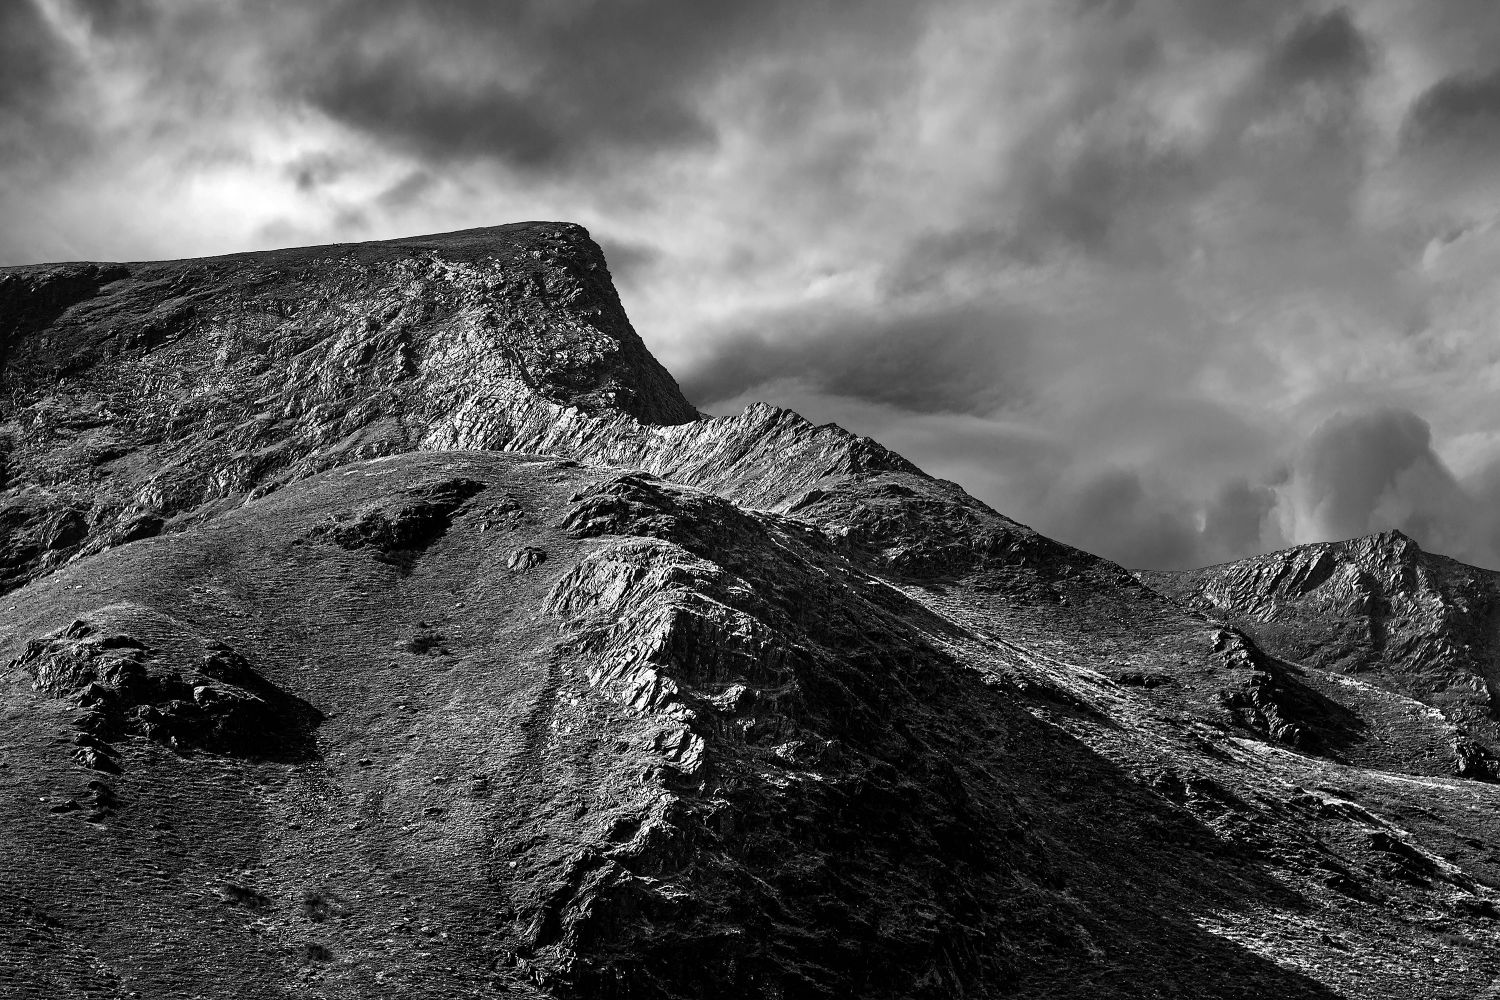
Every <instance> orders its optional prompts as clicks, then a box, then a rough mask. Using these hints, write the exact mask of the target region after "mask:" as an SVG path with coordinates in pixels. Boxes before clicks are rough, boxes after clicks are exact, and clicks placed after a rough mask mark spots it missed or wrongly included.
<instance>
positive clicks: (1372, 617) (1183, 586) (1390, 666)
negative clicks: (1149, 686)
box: [1143, 530, 1500, 779]
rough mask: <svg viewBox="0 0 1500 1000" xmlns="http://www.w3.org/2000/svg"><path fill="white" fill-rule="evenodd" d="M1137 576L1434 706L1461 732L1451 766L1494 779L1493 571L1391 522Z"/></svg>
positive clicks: (1497, 724) (1499, 727)
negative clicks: (1335, 537) (1344, 536)
mask: <svg viewBox="0 0 1500 1000" xmlns="http://www.w3.org/2000/svg"><path fill="white" fill-rule="evenodd" d="M1143 578H1144V579H1145V580H1146V581H1147V582H1148V583H1150V584H1151V586H1153V587H1155V588H1156V589H1158V590H1161V591H1162V592H1164V593H1168V594H1171V595H1172V596H1174V597H1177V598H1179V599H1182V600H1185V601H1187V602H1188V603H1190V604H1191V605H1192V606H1194V607H1198V608H1200V609H1202V610H1203V611H1205V612H1207V613H1209V614H1213V615H1216V616H1221V617H1223V618H1224V619H1225V620H1226V621H1229V622H1232V623H1233V624H1235V625H1236V626H1238V627H1240V628H1243V629H1244V630H1245V631H1246V632H1248V633H1249V634H1251V635H1253V636H1254V637H1255V639H1256V641H1257V642H1258V643H1259V644H1260V645H1261V646H1262V647H1263V648H1265V649H1266V650H1267V651H1269V652H1272V653H1274V654H1276V655H1278V656H1282V657H1285V658H1286V659H1289V660H1296V661H1298V662H1301V663H1305V664H1308V665H1309V666H1313V667H1318V668H1321V669H1324V670H1330V671H1336V672H1339V673H1342V674H1348V675H1351V676H1353V677H1357V678H1359V679H1360V680H1362V681H1365V682H1368V683H1372V684H1375V685H1378V686H1380V687H1382V688H1386V689H1389V690H1392V691H1396V692H1399V693H1401V694H1403V695H1406V696H1407V697H1410V698H1413V699H1415V700H1417V701H1420V702H1422V703H1423V704H1426V705H1430V706H1432V707H1433V708H1436V709H1438V710H1439V711H1441V712H1442V713H1443V714H1444V716H1446V717H1447V718H1448V719H1449V720H1451V721H1452V722H1453V723H1454V724H1455V726H1457V727H1458V728H1459V730H1460V731H1461V734H1462V736H1461V737H1460V739H1461V740H1462V743H1461V746H1460V749H1459V751H1458V755H1459V756H1458V763H1457V768H1458V770H1459V772H1460V773H1463V774H1465V775H1469V776H1474V777H1486V778H1490V779H1493V778H1494V777H1495V776H1496V771H1497V767H1496V761H1500V716H1497V711H1496V708H1497V702H1496V686H1497V685H1500V573H1495V572H1492V571H1489V570H1483V569H1479V568H1477V567H1474V566H1469V565H1466V564H1465V563H1461V562H1459V561H1458V560H1456V559H1450V558H1448V557H1447V556H1440V555H1434V554H1432V553H1428V552H1424V551H1423V550H1422V549H1421V547H1420V546H1418V545H1417V543H1416V542H1415V541H1414V540H1412V539H1411V538H1409V537H1408V536H1406V535H1405V534H1402V533H1401V532H1399V531H1394V530H1392V531H1384V532H1380V533H1378V534H1374V535H1368V536H1365V537H1361V538H1353V539H1349V540H1347V541H1342V542H1325V543H1319V544H1313V545H1300V546H1297V547H1295V548H1291V549H1284V550H1281V551H1278V552H1272V553H1269V554H1267V555H1263V556H1255V557H1252V558H1249V559H1242V560H1239V561H1237V562H1232V563H1225V564H1223V565H1219V566H1209V567H1205V568H1203V569H1197V570H1189V571H1186V572H1177V573H1166V572H1153V573H1145V574H1143Z"/></svg>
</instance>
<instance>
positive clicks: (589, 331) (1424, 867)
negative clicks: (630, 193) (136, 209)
mask: <svg viewBox="0 0 1500 1000" xmlns="http://www.w3.org/2000/svg"><path fill="white" fill-rule="evenodd" d="M0 334H3V339H0V343H3V348H0V350H3V362H4V368H3V372H0V440H3V442H4V448H3V452H4V456H5V462H4V484H3V485H4V488H3V491H0V524H3V526H4V533H3V538H4V548H3V551H0V581H3V588H4V590H5V593H4V594H3V595H0V608H3V609H4V616H3V618H0V658H3V661H4V662H6V663H7V664H8V666H7V668H6V670H5V673H4V676H3V680H0V720H3V721H0V809H3V810H4V820H5V829H6V831H7V833H8V835H9V836H8V841H7V848H8V849H7V850H6V851H5V852H3V853H0V934H3V935H4V938H5V947H4V948H0V993H3V994H4V995H7V996H12V995H13V996H18V997H94V996H124V997H129V996H140V997H147V996H159V997H214V998H217V997H226V998H227V997H247V996H249V997H260V996H266V997H273V996H277V997H280V996H286V997H293V996H295V997H326V998H335V997H361V998H363V997H392V998H394V997H402V998H406V997H426V996H432V997H439V996H441V997H455V996H456V997H501V996H518V997H559V998H561V997H618V998H626V997H628V998H656V997H663V998H678V997H681V998H687V997H704V996H727V997H742V996H743V997H766V998H771V997H775V998H786V1000H791V998H801V997H834V996H839V997H842V996H859V997H877V998H885V997H889V998H896V997H953V996H967V997H1012V996H1015V997H1074V996H1090V997H1138V996H1159V997H1180V996H1194V997H1225V998H1230V997H1234V998H1240V997H1276V998H1281V997H1310V998H1331V997H1403V998H1404V997H1410V996H1432V997H1437V996H1452V997H1460V996H1461V997H1471V996H1477V995H1483V994H1484V992H1485V991H1486V990H1490V989H1491V985H1492V984H1493V983H1495V982H1496V980H1497V976H1500V967H1497V964H1496V960H1495V958H1494V956H1495V954H1496V953H1497V951H1496V946H1497V945H1500V854H1497V853H1496V845H1500V809H1497V808H1496V807H1497V805H1500V794H1497V793H1500V789H1497V786H1496V785H1495V784H1493V783H1491V782H1489V781H1485V780H1478V779H1480V778H1482V777H1485V776H1487V773H1488V772H1485V773H1483V774H1482V773H1481V772H1480V771H1479V770H1477V769H1475V768H1465V767H1464V766H1462V765H1461V761H1460V755H1459V754H1458V751H1457V750H1456V749H1455V748H1456V747H1457V746H1459V745H1460V742H1459V741H1461V740H1469V741H1470V742H1471V743H1472V745H1473V746H1474V747H1475V748H1477V749H1476V750H1475V751H1474V754H1480V753H1482V752H1483V750H1484V747H1486V746H1488V744H1487V743H1486V742H1485V741H1486V740H1487V739H1488V736H1487V735H1486V733H1487V730H1484V729H1483V726H1482V725H1481V724H1480V723H1481V722H1482V720H1478V721H1476V720H1475V719H1470V716H1469V715H1465V714H1464V713H1463V712H1462V711H1460V710H1459V709H1456V708H1454V709H1451V710H1450V709H1449V706H1450V701H1452V703H1453V704H1457V701H1454V700H1452V699H1450V701H1443V700H1442V699H1441V698H1439V697H1438V695H1437V694H1435V693H1434V692H1432V691H1430V690H1427V689H1426V688H1425V687H1423V684H1425V683H1427V682H1426V681H1423V680H1421V679H1420V678H1419V676H1418V675H1419V674H1420V677H1428V676H1429V675H1432V676H1436V673H1435V672H1440V671H1449V673H1448V674H1444V675H1443V676H1445V677H1448V676H1451V677H1452V678H1459V677H1460V675H1461V673H1462V671H1464V670H1469V669H1471V667H1472V670H1474V671H1479V672H1480V673H1475V674H1471V675H1470V676H1476V677H1480V676H1481V675H1482V671H1483V669H1484V663H1485V662H1486V661H1485V660H1484V654H1483V653H1482V652H1474V653H1473V657H1472V658H1471V659H1469V660H1462V661H1460V660H1459V659H1451V658H1450V659H1446V660H1441V663H1442V664H1443V665H1441V666H1436V665H1435V666H1433V667H1432V669H1431V670H1430V671H1428V670H1426V668H1422V670H1413V668H1411V666H1410V664H1409V662H1408V660H1409V658H1408V657H1407V654H1406V653H1404V652H1402V651H1403V650H1407V649H1408V648H1410V649H1416V648H1418V646H1419V645H1420V643H1419V640H1418V638H1411V639H1410V640H1408V639H1407V638H1405V637H1407V636H1412V637H1418V636H1420V635H1423V634H1426V633H1424V632H1423V629H1426V628H1428V626H1429V625H1432V624H1433V623H1434V622H1436V623H1439V625H1440V627H1441V630H1442V631H1441V633H1440V635H1439V636H1438V638H1442V639H1443V640H1445V641H1448V642H1450V643H1452V644H1456V645H1455V648H1461V645H1462V644H1461V641H1460V640H1463V641H1468V642H1469V645H1470V646H1471V647H1474V646H1475V643H1474V641H1473V638H1472V637H1476V636H1480V635H1481V634H1488V635H1493V632H1490V633H1484V629H1485V628H1486V627H1487V626H1486V624H1485V623H1486V622H1487V619H1484V618H1483V615H1484V614H1486V613H1487V611H1485V610H1484V609H1485V608H1487V607H1488V605H1483V604H1482V603H1480V602H1478V601H1477V599H1476V598H1474V597H1473V594H1474V593H1477V591H1474V592H1472V593H1471V591H1469V590H1464V589H1463V588H1462V587H1459V585H1458V584H1457V583H1453V582H1452V581H1456V580H1458V579H1459V578H1461V577H1463V574H1464V573H1472V574H1474V579H1476V580H1478V579H1480V578H1481V577H1482V576H1483V574H1481V573H1480V571H1477V570H1472V571H1471V570H1468V569H1467V568H1463V567H1459V566H1458V564H1451V567H1450V564H1448V563H1446V562H1443V563H1442V566H1443V567H1447V568H1444V569H1443V570H1442V572H1441V573H1439V572H1437V571H1428V570H1423V571H1422V572H1418V571H1417V570H1413V572H1412V574H1411V575H1410V576H1409V577H1408V576H1403V575H1402V573H1403V572H1404V571H1402V570H1399V569H1397V570H1394V574H1395V575H1387V576H1385V577H1381V583H1380V587H1381V588H1383V589H1381V590H1380V593H1381V594H1383V595H1385V596H1384V597H1381V598H1378V599H1375V598H1372V600H1377V601H1378V600H1384V601H1385V602H1386V603H1385V604H1383V605H1379V607H1380V608H1381V609H1384V610H1381V611H1380V613H1379V615H1378V618H1379V622H1380V628H1381V629H1383V630H1384V631H1382V632H1381V636H1382V639H1381V640H1380V641H1379V642H1375V641H1374V640H1373V639H1358V636H1359V635H1361V634H1363V633H1360V632H1359V631H1358V627H1359V625H1358V620H1359V615H1361V614H1363V615H1365V616H1366V618H1367V619H1368V620H1369V621H1372V622H1373V621H1375V618H1374V617H1371V614H1372V609H1374V608H1375V607H1376V604H1369V605H1361V606H1360V607H1359V608H1358V609H1356V608H1355V607H1354V605H1352V604H1349V603H1347V602H1345V601H1344V600H1343V598H1342V597H1339V598H1336V599H1334V598H1332V596H1331V595H1333V594H1334V590H1333V589H1329V590H1327V591H1326V595H1327V596H1330V600H1331V603H1327V604H1326V605H1325V604H1323V603H1318V602H1319V601H1321V600H1322V596H1318V597H1312V598H1309V597H1308V595H1312V594H1315V593H1316V592H1317V590H1318V586H1317V585H1310V584H1309V583H1308V581H1309V580H1311V579H1315V578H1316V577H1317V576H1318V574H1321V573H1324V569H1323V568H1318V569H1316V570H1310V571H1308V572H1304V573H1302V574H1301V575H1300V577H1299V579H1300V580H1301V582H1300V583H1291V582H1288V579H1283V578H1282V577H1280V576H1277V575H1276V574H1275V573H1268V574H1263V575H1262V576H1255V575H1254V574H1250V575H1248V576H1242V575H1237V572H1238V571H1236V570H1234V569H1233V568H1230V567H1218V568H1215V569H1214V570H1210V571H1204V573H1207V574H1210V575H1208V576H1193V575H1184V576H1175V577H1166V576H1148V577H1138V576H1137V575H1134V574H1131V573H1129V572H1127V571H1125V570H1124V569H1122V568H1121V567H1119V566H1116V565H1114V564H1112V563H1110V562H1108V561H1105V560H1103V559H1100V558H1098V557H1095V556H1092V555H1089V554H1087V553H1084V552H1080V551H1078V550H1075V549H1072V548H1069V547H1067V546H1065V545H1062V544H1060V543H1057V542H1054V541H1051V540H1050V539H1047V538H1045V537H1043V536H1041V535H1039V534H1038V533H1036V532H1034V531H1032V530H1030V529H1028V528H1026V527H1024V526H1022V525H1020V524H1017V523H1015V522H1014V521H1011V520H1009V519H1007V518H1005V517H1003V516H1002V515H1000V514H998V513H996V512H994V511H992V510H990V509H989V508H987V507H985V506H984V505H983V504H981V503H979V502H978V501H976V500H974V499H973V498H971V497H969V496H968V495H967V494H965V493H964V492H963V491H962V490H961V489H960V488H959V487H958V486H956V485H954V484H952V483H946V482H942V481H939V480H935V479H932V478H930V477H928V476H926V475H924V474H923V473H922V472H921V471H920V470H919V469H917V468H916V467H915V466H913V465H912V464H911V463H909V462H907V461H906V460H904V459H902V458H901V457H900V456H897V455H895V454H893V453H891V452H890V451H888V450H886V449H884V448H882V447H881V446H879V445H878V444H876V443H875V442H873V441H870V440H868V439H866V438H861V437H857V436H855V435H851V434H849V433H847V432H845V431H843V430H841V429H840V428H838V427H835V426H832V425H827V426H813V425H812V424H810V423H808V422H807V421H805V420H803V419H801V418H800V417H798V416H796V415H795V414H792V413H790V412H787V411H785V410H780V409H777V408H775V407H771V406H766V405H756V406H752V407H750V408H749V409H747V410H746V411H745V412H743V413H741V414H739V415H738V416H733V417H708V416H704V415H701V414H699V413H697V412H696V411H695V410H694V408H693V407H692V406H691V405H690V404H689V403H688V402H687V401H686V400H684V399H683V397H682V396H681V394H680V392H679V391H678V389H677V387H676V385H675V384H674V382H673V381H672V379H671V376H670V375H669V374H668V373H667V372H666V371H665V370H664V369H663V368H662V367H661V366H660V365H659V364H658V363H657V362H656V361H655V360H654V359H653V358H652V357H651V356H650V354H649V352H648V351H647V350H646V348H645V347H644V345H643V344H642V342H641V340H640V338H639V337H638V336H637V335H636V333H635V331H634V330H633V329H632V328H631V326H630V323H629V321H628V319H627V318H626V316H625V314H624V311H623V310H622V308H621V307H620V302H619V299H618V297H617V295H616V294H615V292H614V289H613V286H612V284H611V282H610V279H609V273H608V269H607V266H606V264H605V261H604V259H603V256H602V254H601V253H600V251H599V249H598V247H597V246H595V245H594V243H593V242H592V241H591V240H590V239H589V237H588V235H587V234H586V233H585V232H584V231H583V230H582V229H580V228H578V227H576V226H570V225H564V224H558V223H526V224H520V225H514V226H506V227H500V228H494V229H484V230H473V231H469V232H464V233H455V234H448V235H443V236H431V237H422V238H417V239H410V240H398V241H392V242H386V243H371V244H361V245H355V246H335V247H318V248H311V249H304V250H291V251H275V252H270V253H260V254H244V255H238V256H234V257H223V258H213V259H207V260H191V261H174V262H156V263H145V264H123V265H114V264H67V265H52V266H39V267H26V268H11V269H7V270H3V271H0ZM1369 544H1370V545H1373V546H1380V547H1388V546H1390V545H1391V544H1392V543H1391V542H1390V541H1389V540H1381V539H1376V540H1374V541H1372V542H1370V543H1369ZM1356 547H1357V546H1356ZM1264 558H1267V559H1270V558H1272V557H1264ZM1283 558H1285V559H1288V560H1293V561H1295V560H1298V559H1302V558H1303V556H1302V555H1298V554H1296V552H1294V553H1292V554H1287V555H1285V556H1284V557H1283ZM1330 558H1331V559H1332V560H1334V562H1335V563H1338V564H1339V565H1342V564H1343V563H1342V562H1340V561H1341V560H1342V561H1344V562H1347V561H1349V560H1350V559H1352V558H1353V557H1352V556H1350V555H1348V554H1347V553H1343V552H1342V551H1336V552H1334V553H1333V555H1332V556H1331V557H1330ZM1381 558H1384V557H1381ZM1411 558H1412V559H1414V560H1416V559H1418V556H1416V555H1413V556H1412V557H1411ZM1420 560H1425V561H1424V562H1422V565H1423V566H1427V565H1428V563H1429V562H1430V563H1431V565H1434V566H1436V565H1438V564H1439V562H1440V561H1438V560H1434V559H1433V558H1432V557H1427V556H1425V555H1424V556H1420ZM1377 561H1378V560H1377ZM1312 562H1313V563H1316V562H1317V559H1316V558H1313V559H1312ZM1351 564H1352V563H1351ZM1239 565H1248V564H1239ZM1319 565H1320V566H1321V564H1319ZM1372 565H1373V564H1372ZM1381 565H1384V563H1381ZM1392 565H1393V566H1394V565H1395V564H1392ZM1450 569H1451V572H1450ZM1343 572H1344V571H1343V570H1341V569H1339V568H1338V566H1337V565H1336V566H1335V568H1334V570H1333V572H1331V573H1328V574H1327V576H1326V578H1325V579H1324V580H1323V583H1322V585H1323V586H1324V587H1328V586H1330V581H1334V580H1342V579H1343V576H1341V575H1340V574H1341V573H1343ZM1423 573H1425V574H1426V575H1425V576H1424V575H1423ZM1290 575H1292V574H1287V575H1286V576H1287V577H1288V578H1289V577H1290ZM1273 578H1274V580H1275V582H1274V583H1273V582H1272V581H1273ZM1464 578H1465V579H1467V577H1464ZM1214 581H1220V582H1221V583H1222V584H1223V585H1222V586H1219V585H1218V584H1215V583H1214ZM1235 581H1238V582H1235ZM1424 581H1426V582H1424ZM1215 586H1217V587H1218V589H1213V588H1214V587H1215ZM1340 586H1342V584H1340ZM1351 586H1352V584H1351ZM1422 587H1431V588H1434V589H1433V590H1432V593H1433V594H1436V593H1437V592H1438V590H1439V589H1441V588H1447V589H1442V594H1444V595H1447V596H1444V597H1443V598H1442V599H1443V600H1444V601H1448V602H1449V604H1447V605H1444V607H1447V608H1448V609H1449V610H1448V611H1446V612H1444V614H1446V615H1447V617H1442V616H1439V617H1438V618H1434V617H1432V616H1431V614H1430V613H1429V612H1430V611H1431V607H1432V606H1433V605H1431V602H1429V600H1428V596H1427V593H1428V592H1427V591H1425V590H1422V589H1421V588H1422ZM1298 588H1301V589H1300V590H1299V589H1298ZM1210 591H1212V593H1213V594H1215V595H1217V594H1220V593H1221V592H1222V594H1223V595H1224V597H1223V600H1220V599H1219V598H1218V597H1211V596H1208V595H1209V593H1210ZM1433 600H1437V598H1433ZM1215 601H1219V603H1214V602H1215ZM1457 601H1462V602H1463V603H1462V604H1459V603H1453V602H1457ZM1268 609H1270V610H1268ZM1258 614H1259V615H1262V617H1265V616H1270V617H1266V623H1268V624H1266V625H1265V627H1264V628H1263V627H1262V624H1263V623H1262V619H1261V618H1257V617H1255V616H1256V615H1258ZM1277 615H1281V616H1283V617H1281V618H1276V616H1277ZM1424 616H1425V617H1424ZM1271 618H1275V619H1276V622H1283V621H1284V622H1285V623H1286V624H1285V625H1284V627H1283V626H1282V625H1276V627H1275V628H1272V627H1271V624H1269V623H1270V622H1271ZM1435 627H1436V626H1435ZM1465 630H1468V631H1465ZM1367 631H1368V630H1367ZM1372 634H1373V633H1372ZM1393 637H1397V638H1394V639H1393ZM1465 637H1470V638H1468V639H1465ZM1357 639H1358V641H1356V640H1357ZM1408 641H1409V642H1410V643H1416V644H1417V645H1411V646H1408V645H1405V644H1406V643H1408ZM1333 642H1346V645H1347V649H1346V651H1345V652H1343V653H1337V652H1333V651H1332V650H1333V649H1334V647H1333V646H1332V645H1330V643H1333ZM1434 642H1436V640H1434ZM1361 643H1362V644H1361ZM1340 648H1344V647H1340ZM1420 648H1421V649H1424V650H1425V649H1427V648H1429V647H1428V646H1420ZM1431 648H1432V649H1434V650H1438V649H1439V646H1438V645H1436V644H1434V645H1432V646H1431ZM1442 648H1444V649H1446V647H1442ZM1476 648H1478V647H1476ZM1434 655H1435V656H1436V655H1437V654H1434ZM1442 655H1443V656H1447V655H1448V654H1447V653H1443V654H1442ZM1455 655H1456V654H1455ZM1438 662H1439V661H1438V660H1433V663H1434V664H1437V663H1438ZM1350 665H1358V666H1359V668H1360V671H1359V672H1358V673H1355V674H1350V673H1348V672H1347V671H1346V669H1345V668H1346V667H1347V666H1350ZM1424 671H1425V672H1424ZM1483 683H1484V682H1483V681H1482V679H1481V682H1480V686H1481V687H1482V686H1483ZM1458 687H1459V684H1458V682H1457V680H1455V681H1454V683H1452V684H1450V685H1449V686H1448V687H1447V688H1445V689H1444V690H1445V691H1447V692H1452V691H1454V690H1456V689H1457V688H1458ZM1476 697H1477V695H1476ZM1465 704H1468V703H1467V702H1465ZM1474 704H1475V705H1476V706H1477V705H1478V704H1479V703H1478V702H1477V701H1476V702H1474ZM1445 710H1450V714H1449V715H1444V714H1443V711H1445ZM1465 711H1467V709H1465ZM1476 711H1479V710H1478V709H1477V708H1476ZM1480 714H1481V715H1482V712H1481V713H1480ZM1476 719H1477V717H1476ZM1465 727H1467V728H1465ZM1461 730H1462V731H1461ZM1468 745H1469V744H1463V746H1468ZM1474 759H1476V760H1479V759H1480V757H1479V756H1475V757H1474ZM1456 772H1457V773H1456Z"/></svg>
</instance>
